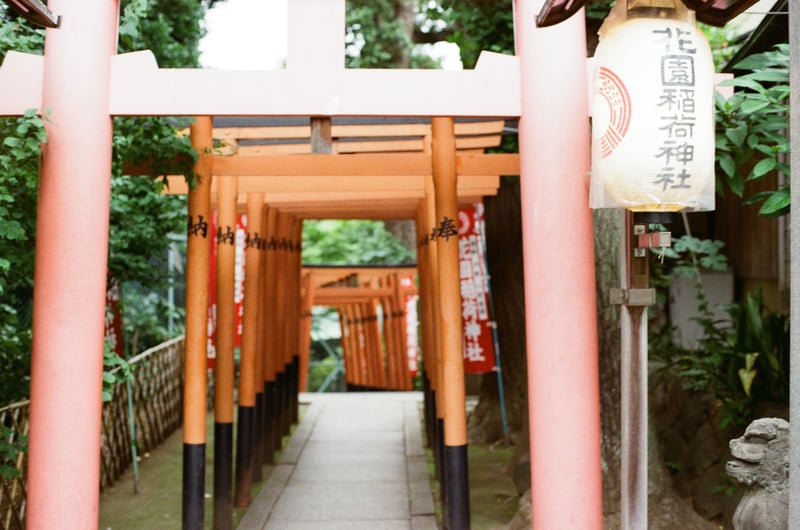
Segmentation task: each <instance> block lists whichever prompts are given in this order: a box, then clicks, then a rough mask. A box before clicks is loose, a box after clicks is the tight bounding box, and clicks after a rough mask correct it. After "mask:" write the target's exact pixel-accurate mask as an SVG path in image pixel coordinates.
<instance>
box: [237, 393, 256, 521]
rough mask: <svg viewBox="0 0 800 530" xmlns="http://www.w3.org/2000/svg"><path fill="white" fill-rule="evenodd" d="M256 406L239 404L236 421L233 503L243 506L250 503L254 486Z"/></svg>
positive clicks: (238, 506)
mask: <svg viewBox="0 0 800 530" xmlns="http://www.w3.org/2000/svg"><path fill="white" fill-rule="evenodd" d="M255 413H256V409H255V407H243V406H241V405H239V413H238V421H237V423H236V486H235V488H234V498H233V505H234V506H236V507H237V508H242V507H244V506H247V505H249V504H250V501H251V500H252V497H251V496H250V490H251V488H252V486H253V438H254V436H253V428H254V426H253V418H254V416H255Z"/></svg>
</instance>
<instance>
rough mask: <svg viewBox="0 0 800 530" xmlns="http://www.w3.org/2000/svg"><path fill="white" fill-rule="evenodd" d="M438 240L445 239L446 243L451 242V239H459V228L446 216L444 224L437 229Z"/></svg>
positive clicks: (441, 223)
mask: <svg viewBox="0 0 800 530" xmlns="http://www.w3.org/2000/svg"><path fill="white" fill-rule="evenodd" d="M435 230H436V239H439V238H444V240H445V241H450V238H451V237H455V238H458V226H457V225H456V222H455V221H453V220H452V219H450V218H449V217H447V216H445V217H443V218H442V222H440V223H439V226H437V227H436V229H435Z"/></svg>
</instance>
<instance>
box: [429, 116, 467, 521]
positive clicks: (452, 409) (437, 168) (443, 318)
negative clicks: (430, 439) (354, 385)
mask: <svg viewBox="0 0 800 530" xmlns="http://www.w3.org/2000/svg"><path fill="white" fill-rule="evenodd" d="M431 129H432V131H433V184H434V187H435V189H436V221H437V224H436V226H435V229H436V238H435V243H436V247H437V250H438V254H439V257H438V261H439V274H438V276H439V307H440V308H441V309H440V310H441V314H440V315H439V330H440V334H441V336H442V392H443V394H444V396H443V397H444V408H445V410H444V419H445V422H444V469H445V488H446V490H447V491H446V495H445V496H446V498H447V503H446V504H445V505H444V511H445V521H447V527H448V528H452V529H456V528H459V529H460V528H469V525H470V513H469V475H468V473H467V411H466V394H465V388H464V354H463V349H462V338H463V337H462V329H461V281H460V275H459V263H458V191H457V185H456V184H457V182H456V138H455V129H454V120H453V118H450V117H434V118H431Z"/></svg>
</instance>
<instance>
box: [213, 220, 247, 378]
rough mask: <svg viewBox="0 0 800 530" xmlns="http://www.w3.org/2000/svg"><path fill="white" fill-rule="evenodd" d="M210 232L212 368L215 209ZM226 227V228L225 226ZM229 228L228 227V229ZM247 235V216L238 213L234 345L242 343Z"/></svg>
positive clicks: (215, 297)
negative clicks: (245, 243) (211, 235)
mask: <svg viewBox="0 0 800 530" xmlns="http://www.w3.org/2000/svg"><path fill="white" fill-rule="evenodd" d="M209 225H210V226H209V230H210V231H211V232H210V233H212V234H214V237H212V238H211V250H210V254H209V259H210V263H209V264H208V367H209V368H214V359H216V357H217V348H216V333H217V245H216V235H217V231H218V228H217V226H218V223H217V211H216V210H214V211H213V212H212V214H211V223H209ZM226 229H227V228H226ZM228 230H229V229H228ZM246 236H247V216H246V215H238V216H237V217H236V240H235V241H236V265H235V270H234V291H233V303H234V306H235V308H236V338H235V339H234V345H235V346H237V347H238V346H241V344H242V316H243V315H244V242H245V238H246Z"/></svg>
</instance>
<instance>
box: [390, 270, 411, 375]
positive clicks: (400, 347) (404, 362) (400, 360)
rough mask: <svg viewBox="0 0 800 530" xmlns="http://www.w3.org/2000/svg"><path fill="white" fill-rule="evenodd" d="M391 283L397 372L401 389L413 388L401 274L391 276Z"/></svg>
mask: <svg viewBox="0 0 800 530" xmlns="http://www.w3.org/2000/svg"><path fill="white" fill-rule="evenodd" d="M389 285H390V286H391V287H392V291H393V293H392V301H393V304H394V306H395V313H394V318H393V319H392V322H391V323H392V327H393V329H394V336H395V349H396V350H397V353H396V354H395V362H396V363H397V372H398V377H399V379H400V381H399V382H400V386H399V389H400V390H411V388H412V385H411V374H410V372H409V370H408V337H407V335H406V333H407V331H406V330H407V326H406V318H407V317H406V305H405V304H406V302H405V296H404V294H403V285H402V283H401V281H400V275H399V274H397V273H394V274H393V275H392V276H391V277H390V278H389Z"/></svg>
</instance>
